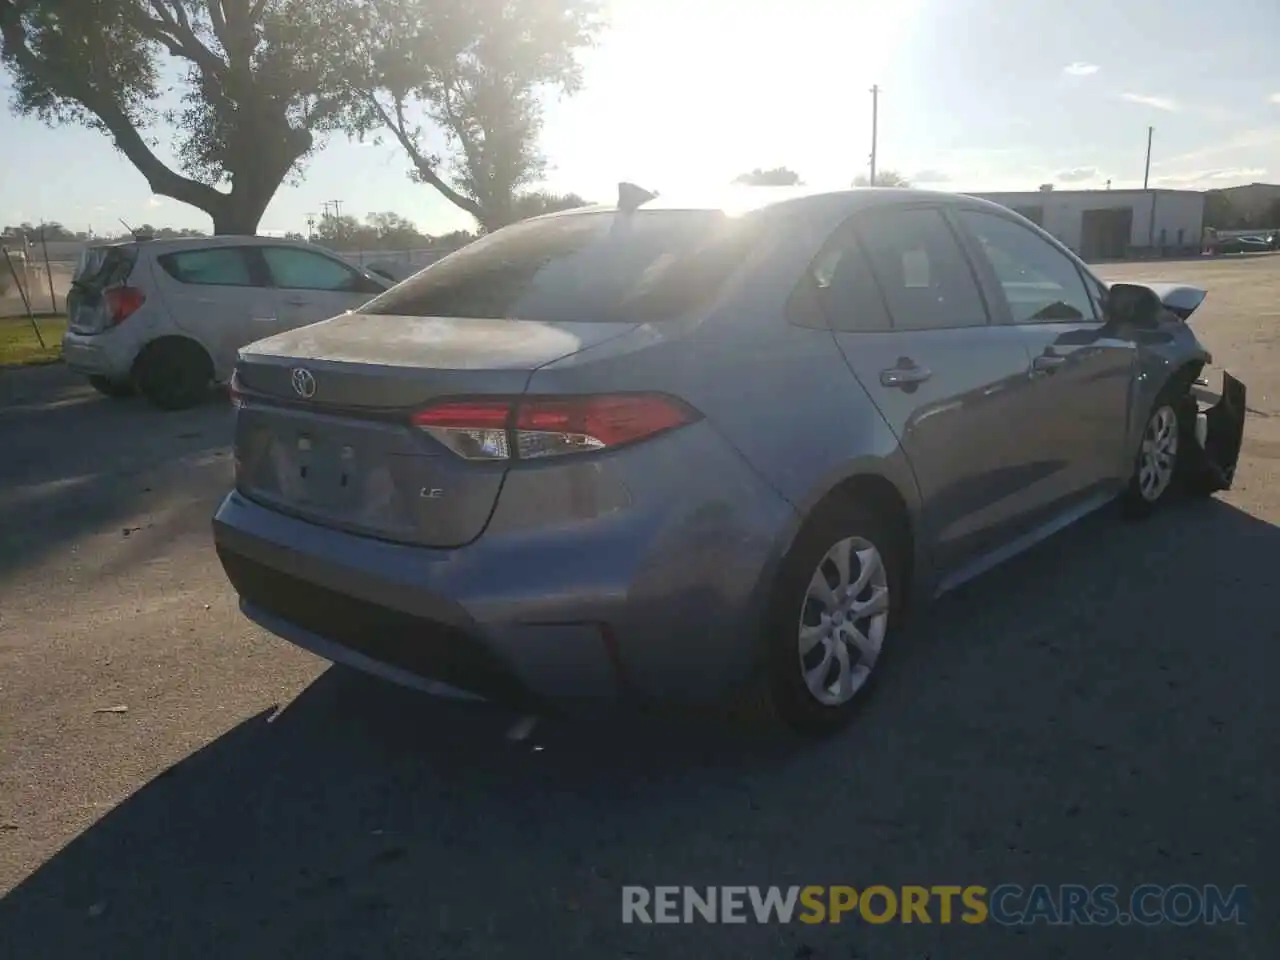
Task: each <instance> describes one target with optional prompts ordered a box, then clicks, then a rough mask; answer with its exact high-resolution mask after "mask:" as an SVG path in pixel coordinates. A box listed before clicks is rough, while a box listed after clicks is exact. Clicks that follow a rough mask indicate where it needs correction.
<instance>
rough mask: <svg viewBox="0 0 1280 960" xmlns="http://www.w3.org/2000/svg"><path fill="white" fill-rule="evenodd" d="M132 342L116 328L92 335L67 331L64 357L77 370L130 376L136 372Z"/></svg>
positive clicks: (96, 373) (111, 377)
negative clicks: (126, 339) (134, 370)
mask: <svg viewBox="0 0 1280 960" xmlns="http://www.w3.org/2000/svg"><path fill="white" fill-rule="evenodd" d="M132 346H133V345H132V344H130V343H126V342H124V339H123V338H121V337H120V336H119V335H118V331H115V330H112V331H107V332H105V333H98V334H93V335H86V334H82V333H75V332H73V331H68V332H67V333H66V334H64V335H63V337H62V359H63V362H64V363H65V364H66V365H67V367H68V369H70V370H73V371H75V372H76V373H83V374H86V375H90V376H102V377H107V378H109V379H111V380H127V379H128V378H129V377H130V376H131V375H132V373H133V359H134V351H133V349H132Z"/></svg>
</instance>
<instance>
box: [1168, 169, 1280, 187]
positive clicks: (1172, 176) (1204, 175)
mask: <svg viewBox="0 0 1280 960" xmlns="http://www.w3.org/2000/svg"><path fill="white" fill-rule="evenodd" d="M1266 172H1267V171H1266V170H1265V169H1264V168H1262V167H1230V168H1224V169H1220V170H1190V171H1187V172H1185V173H1166V174H1162V175H1161V176H1158V177H1156V178H1155V182H1156V183H1158V184H1163V185H1165V186H1170V187H1197V186H1204V187H1219V186H1222V185H1223V181H1227V180H1236V181H1242V182H1252V181H1254V180H1256V179H1257V178H1258V177H1261V176H1265V175H1266Z"/></svg>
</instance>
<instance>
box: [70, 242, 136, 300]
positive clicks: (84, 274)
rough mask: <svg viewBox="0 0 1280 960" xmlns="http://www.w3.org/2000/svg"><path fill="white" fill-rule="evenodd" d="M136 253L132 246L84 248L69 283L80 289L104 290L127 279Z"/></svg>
mask: <svg viewBox="0 0 1280 960" xmlns="http://www.w3.org/2000/svg"><path fill="white" fill-rule="evenodd" d="M136 259H137V251H136V249H135V248H134V247H132V246H118V247H86V248H85V250H84V252H83V253H81V254H80V262H79V263H77V264H76V272H75V274H74V275H73V277H72V280H71V282H72V283H73V284H76V285H77V286H79V287H82V288H94V289H98V290H103V289H106V288H107V287H110V286H114V285H116V284H119V283H124V281H125V280H127V279H129V274H130V273H131V272H132V271H133V264H134V262H135V261H136Z"/></svg>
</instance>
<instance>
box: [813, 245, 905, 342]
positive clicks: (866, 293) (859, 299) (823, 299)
mask: <svg viewBox="0 0 1280 960" xmlns="http://www.w3.org/2000/svg"><path fill="white" fill-rule="evenodd" d="M803 282H804V283H805V284H807V285H808V286H809V287H810V288H811V289H812V291H813V294H814V296H815V297H816V299H817V301H818V303H819V304H820V305H821V308H822V312H823V314H825V316H826V319H827V324H828V325H829V326H830V327H831V329H832V330H840V331H845V332H849V333H876V332H881V331H885V330H888V329H890V328H891V326H892V324H891V323H890V320H889V312H888V310H887V309H886V308H885V302H884V297H883V295H882V294H881V293H880V285H879V284H878V283H877V282H876V278H875V275H874V274H873V273H872V271H871V264H870V262H869V261H868V260H867V255H866V252H865V251H864V250H863V249H862V245H861V244H860V243H859V242H858V238H857V236H856V235H855V234H854V232H853V230H851V229H848V228H847V227H846V228H842V229H841V230H839V231H837V233H836V235H835V236H834V237H833V238H832V239H831V242H830V243H829V244H828V245H827V247H826V249H824V250H823V251H822V253H820V254H819V255H818V259H817V260H815V261H814V263H813V266H811V267H810V268H809V275H808V276H807V277H805V279H804V281H803Z"/></svg>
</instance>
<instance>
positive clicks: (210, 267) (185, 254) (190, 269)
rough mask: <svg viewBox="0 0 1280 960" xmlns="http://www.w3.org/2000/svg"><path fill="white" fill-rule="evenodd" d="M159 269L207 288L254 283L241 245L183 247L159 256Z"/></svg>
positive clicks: (245, 285)
mask: <svg viewBox="0 0 1280 960" xmlns="http://www.w3.org/2000/svg"><path fill="white" fill-rule="evenodd" d="M159 263H160V266H161V268H162V269H163V270H164V272H165V273H167V274H169V276H171V277H173V279H175V280H177V281H178V282H179V283H190V284H198V285H200V286H210V287H252V286H255V284H254V282H253V277H252V276H251V274H250V272H249V261H248V258H246V257H245V255H244V250H243V249H242V248H240V247H208V248H206V249H204V250H183V251H181V252H180V253H169V254H165V255H164V256H162V257H160V258H159Z"/></svg>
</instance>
